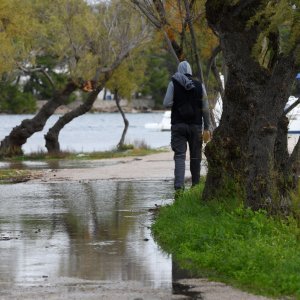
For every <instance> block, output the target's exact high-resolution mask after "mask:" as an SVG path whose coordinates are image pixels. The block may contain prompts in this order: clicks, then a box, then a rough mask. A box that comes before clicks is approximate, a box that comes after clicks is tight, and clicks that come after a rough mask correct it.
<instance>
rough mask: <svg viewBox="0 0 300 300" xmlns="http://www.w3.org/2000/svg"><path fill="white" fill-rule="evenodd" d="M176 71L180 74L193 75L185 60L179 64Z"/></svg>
mask: <svg viewBox="0 0 300 300" xmlns="http://www.w3.org/2000/svg"><path fill="white" fill-rule="evenodd" d="M177 71H178V72H179V73H181V74H189V75H193V73H192V68H191V66H190V64H189V63H188V62H187V61H185V60H184V61H182V62H180V63H179V65H178V68H177Z"/></svg>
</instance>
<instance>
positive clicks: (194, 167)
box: [171, 123, 202, 190]
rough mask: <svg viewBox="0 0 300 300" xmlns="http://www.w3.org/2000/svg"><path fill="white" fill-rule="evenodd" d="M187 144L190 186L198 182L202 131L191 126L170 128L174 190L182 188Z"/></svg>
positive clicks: (178, 125) (182, 125) (173, 126)
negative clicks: (173, 165) (190, 177)
mask: <svg viewBox="0 0 300 300" xmlns="http://www.w3.org/2000/svg"><path fill="white" fill-rule="evenodd" d="M187 144H188V145H189V150H190V171H191V175H192V185H195V184H198V183H199V180H200V164H201V157H202V151H201V150H202V129H201V126H198V125H191V124H185V123H180V124H174V125H172V128H171V147H172V150H173V151H174V161H175V170H174V176H175V179H174V188H175V189H176V190H177V189H183V188H184V173H185V158H186V151H187Z"/></svg>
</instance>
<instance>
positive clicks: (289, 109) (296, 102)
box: [284, 98, 300, 115]
mask: <svg viewBox="0 0 300 300" xmlns="http://www.w3.org/2000/svg"><path fill="white" fill-rule="evenodd" d="M298 104H300V98H298V99H297V100H296V101H295V102H294V103H293V104H292V105H290V106H289V107H288V108H286V109H285V110H284V114H285V115H287V114H288V113H289V112H290V111H292V110H293V109H294V108H295V107H296V106H297V105H298Z"/></svg>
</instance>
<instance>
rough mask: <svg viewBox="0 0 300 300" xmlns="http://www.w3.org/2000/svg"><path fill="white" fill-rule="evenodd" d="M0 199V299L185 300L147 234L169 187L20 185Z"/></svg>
mask: <svg viewBox="0 0 300 300" xmlns="http://www.w3.org/2000/svg"><path fill="white" fill-rule="evenodd" d="M0 197H1V200H0V298H1V299H33V298H34V299H66V295H67V299H102V298H103V299H116V298H119V299H186V298H182V297H181V296H179V295H177V296H176V295H174V294H177V293H178V289H176V290H173V285H172V283H173V281H174V280H175V279H176V278H174V270H173V269H174V268H172V259H171V257H170V256H168V255H166V254H165V253H163V252H162V251H161V250H160V249H159V247H158V245H157V244H156V243H155V242H154V241H153V239H152V237H151V232H150V228H149V226H150V225H151V220H152V217H153V214H152V213H151V212H149V209H151V208H153V207H155V205H165V204H167V203H170V202H171V201H172V199H171V198H172V183H171V182H168V181H164V182H162V181H133V182H129V181H124V182H122V181H90V182H74V181H71V182H59V183H20V184H16V185H1V186H0ZM172 273H173V274H172ZM189 299H190V298H189ZM192 299H200V298H195V297H194V298H192Z"/></svg>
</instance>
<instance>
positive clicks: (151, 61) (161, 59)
mask: <svg viewBox="0 0 300 300" xmlns="http://www.w3.org/2000/svg"><path fill="white" fill-rule="evenodd" d="M144 59H145V60H146V64H147V66H146V70H145V76H144V78H143V82H142V84H141V86H140V89H139V92H141V94H142V95H144V96H148V95H151V96H152V98H153V99H154V100H155V106H156V107H162V102H163V99H164V96H165V93H166V90H167V86H168V83H169V80H170V77H171V75H172V74H173V73H174V71H175V70H176V63H174V61H173V59H172V58H171V57H170V54H168V53H166V52H165V51H161V50H159V49H158V48H157V47H154V48H153V47H152V48H151V49H149V51H147V52H146V53H145V56H144Z"/></svg>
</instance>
